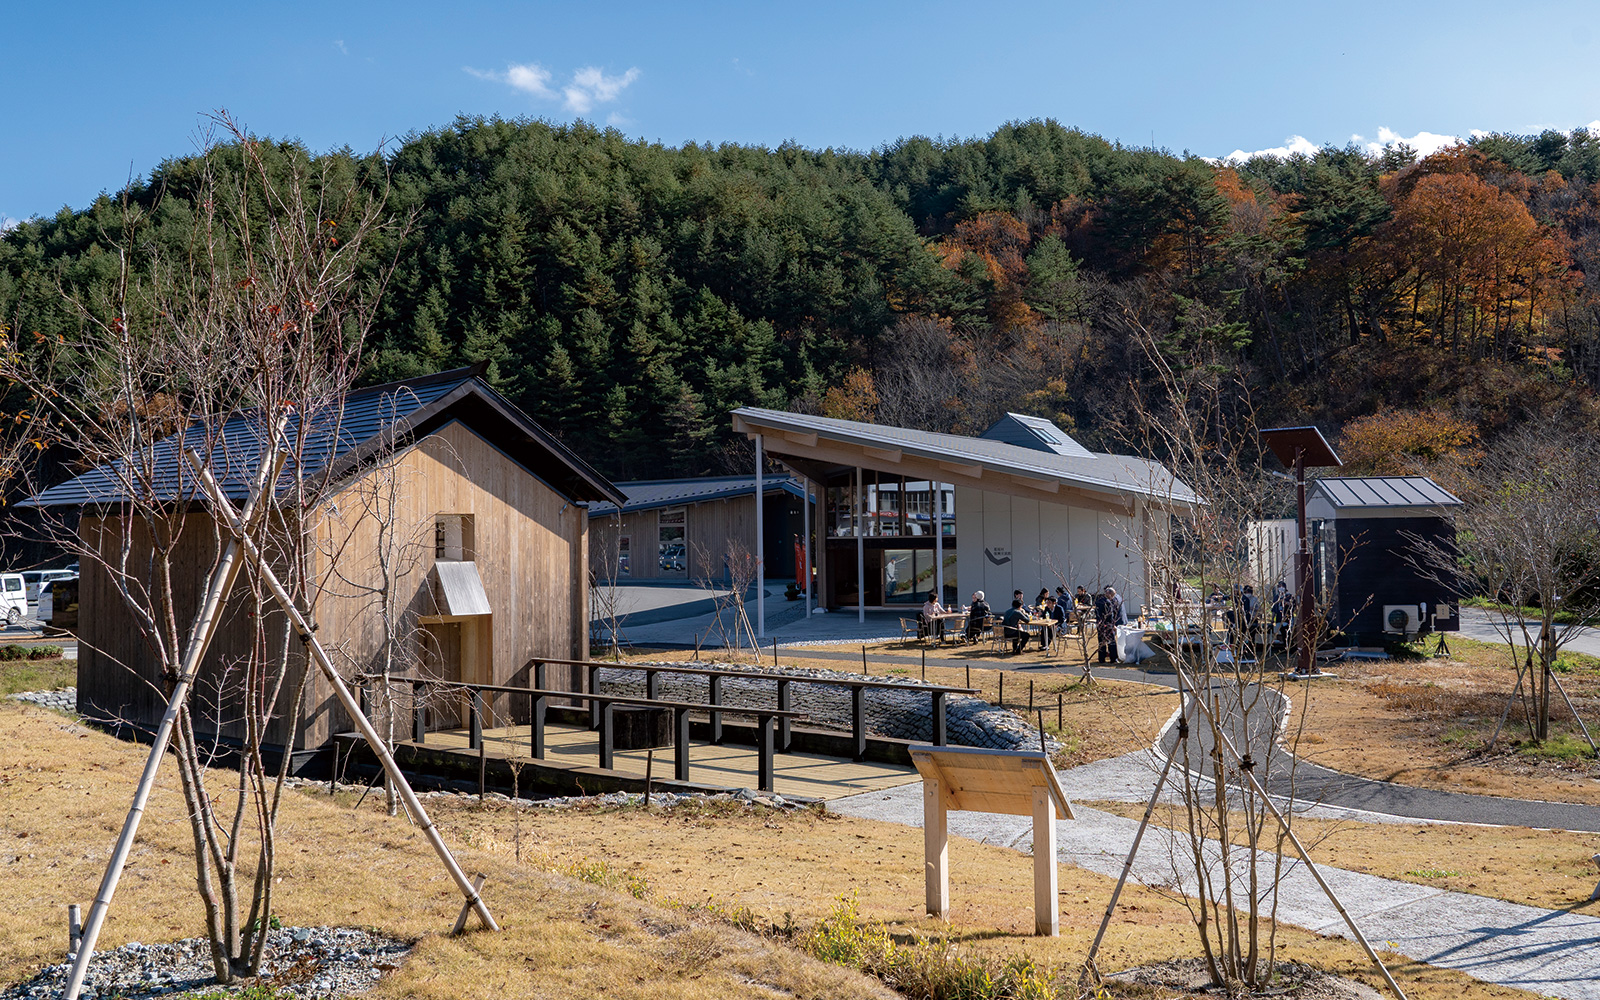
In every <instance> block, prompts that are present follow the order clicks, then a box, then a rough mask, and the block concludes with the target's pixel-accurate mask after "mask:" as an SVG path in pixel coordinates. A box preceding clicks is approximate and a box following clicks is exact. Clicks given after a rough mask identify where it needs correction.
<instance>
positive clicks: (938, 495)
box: [928, 482, 959, 604]
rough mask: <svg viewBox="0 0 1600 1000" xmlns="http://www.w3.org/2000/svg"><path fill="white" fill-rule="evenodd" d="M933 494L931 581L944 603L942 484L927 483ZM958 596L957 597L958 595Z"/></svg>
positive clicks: (941, 601)
mask: <svg viewBox="0 0 1600 1000" xmlns="http://www.w3.org/2000/svg"><path fill="white" fill-rule="evenodd" d="M928 487H929V488H930V489H931V490H932V492H933V579H934V583H935V586H936V588H937V590H938V591H939V603H940V604H943V603H944V484H943V483H935V482H929V483H928ZM958 596H959V595H958Z"/></svg>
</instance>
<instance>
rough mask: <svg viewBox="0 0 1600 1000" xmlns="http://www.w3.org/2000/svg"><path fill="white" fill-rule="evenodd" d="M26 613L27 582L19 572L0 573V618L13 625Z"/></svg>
mask: <svg viewBox="0 0 1600 1000" xmlns="http://www.w3.org/2000/svg"><path fill="white" fill-rule="evenodd" d="M27 615H28V584H27V581H25V580H23V578H22V574H21V573H0V618H4V619H5V623H6V624H7V625H15V624H16V623H17V622H19V621H21V620H22V619H23V618H25V617H27Z"/></svg>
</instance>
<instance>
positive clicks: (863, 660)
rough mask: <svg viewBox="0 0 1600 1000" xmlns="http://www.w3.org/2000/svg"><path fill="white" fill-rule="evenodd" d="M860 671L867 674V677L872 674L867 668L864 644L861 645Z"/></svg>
mask: <svg viewBox="0 0 1600 1000" xmlns="http://www.w3.org/2000/svg"><path fill="white" fill-rule="evenodd" d="M861 673H862V674H863V675H864V676H868V677H870V676H871V675H872V671H870V670H868V669H867V647H866V646H862V647H861Z"/></svg>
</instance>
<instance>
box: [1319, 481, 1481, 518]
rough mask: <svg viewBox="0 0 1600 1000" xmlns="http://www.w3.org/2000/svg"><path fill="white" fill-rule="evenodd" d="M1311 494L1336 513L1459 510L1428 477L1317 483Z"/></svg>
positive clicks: (1454, 498) (1456, 501)
mask: <svg viewBox="0 0 1600 1000" xmlns="http://www.w3.org/2000/svg"><path fill="white" fill-rule="evenodd" d="M1310 485H1311V489H1312V491H1313V493H1318V494H1321V495H1322V497H1323V499H1325V500H1327V501H1328V503H1330V504H1332V505H1333V506H1334V507H1335V508H1338V509H1341V510H1343V509H1349V508H1358V507H1459V506H1461V500H1460V498H1458V497H1457V496H1456V495H1455V494H1454V493H1451V492H1450V491H1449V490H1447V489H1445V488H1444V487H1442V486H1440V485H1439V484H1438V483H1436V482H1434V481H1433V480H1432V479H1429V478H1428V477H1427V476H1366V477H1361V478H1333V479H1316V480H1312V482H1311V484H1310Z"/></svg>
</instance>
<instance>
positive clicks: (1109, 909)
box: [1083, 716, 1189, 975]
mask: <svg viewBox="0 0 1600 1000" xmlns="http://www.w3.org/2000/svg"><path fill="white" fill-rule="evenodd" d="M1178 738H1179V739H1181V740H1187V739H1188V738H1189V721H1188V719H1187V718H1186V717H1183V716H1179V718H1178ZM1176 756H1178V752H1177V747H1173V752H1172V753H1170V754H1168V755H1167V762H1166V763H1165V764H1163V765H1161V775H1160V777H1158V778H1156V787H1155V788H1154V789H1152V790H1151V792H1150V801H1149V802H1148V803H1147V804H1146V805H1145V807H1144V818H1143V819H1141V820H1139V829H1138V830H1137V831H1136V832H1135V833H1134V835H1133V846H1132V847H1130V848H1128V860H1126V861H1124V862H1123V863H1122V874H1121V875H1119V876H1117V887H1116V888H1115V889H1112V890H1111V900H1110V902H1108V903H1106V912H1105V915H1104V916H1103V917H1101V918H1100V930H1099V931H1098V932H1096V934H1095V936H1094V944H1092V945H1090V946H1089V957H1088V958H1086V959H1084V960H1083V964H1085V965H1087V966H1088V967H1089V968H1091V969H1094V970H1095V974H1096V975H1099V972H1100V970H1098V969H1095V964H1094V957H1095V956H1096V955H1097V954H1099V953H1100V942H1101V941H1102V940H1103V939H1104V938H1105V936H1106V928H1107V927H1110V926H1111V915H1112V914H1113V913H1115V912H1116V909H1117V900H1118V899H1120V898H1121V896H1122V887H1123V886H1125V885H1127V884H1128V875H1129V874H1130V873H1132V871H1133V858H1134V855H1136V854H1138V853H1139V843H1140V841H1142V840H1144V831H1145V830H1146V829H1147V828H1148V827H1149V826H1150V817H1151V816H1152V815H1154V813H1155V811H1156V800H1157V799H1159V798H1160V797H1161V789H1162V787H1163V786H1165V785H1166V783H1167V774H1168V772H1170V771H1171V770H1172V759H1173V758H1174V757H1176Z"/></svg>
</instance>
